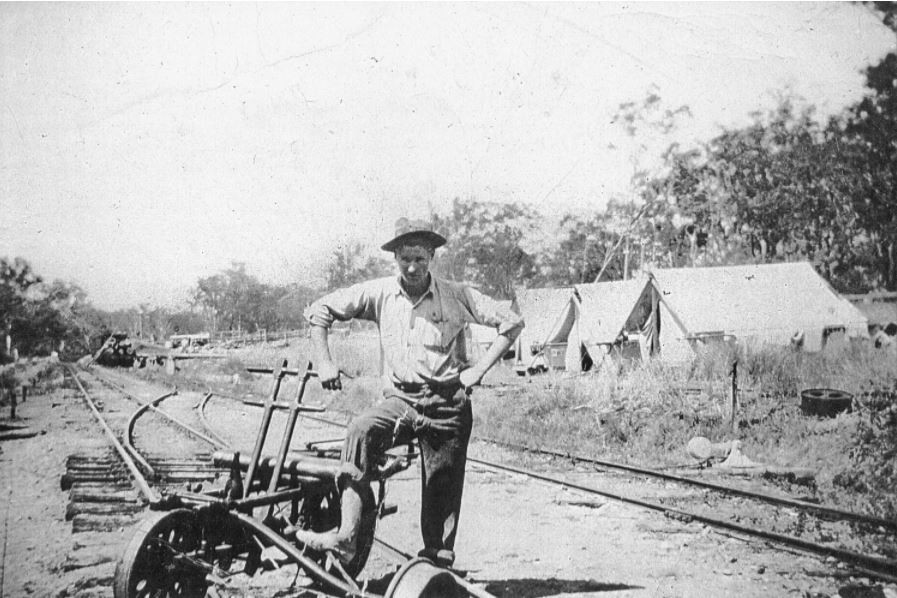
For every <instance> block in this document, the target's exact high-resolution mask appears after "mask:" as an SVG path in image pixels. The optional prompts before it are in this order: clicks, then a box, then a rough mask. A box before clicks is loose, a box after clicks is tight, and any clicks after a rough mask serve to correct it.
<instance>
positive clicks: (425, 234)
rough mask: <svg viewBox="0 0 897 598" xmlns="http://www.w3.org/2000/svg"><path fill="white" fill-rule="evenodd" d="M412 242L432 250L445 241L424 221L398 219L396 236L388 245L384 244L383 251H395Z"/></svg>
mask: <svg viewBox="0 0 897 598" xmlns="http://www.w3.org/2000/svg"><path fill="white" fill-rule="evenodd" d="M412 242H415V243H422V244H424V245H428V246H430V247H432V248H433V249H436V248H437V247H442V246H443V245H445V244H446V242H447V241H446V239H445V237H443V236H442V235H440V234H439V233H437V232H435V231H434V230H433V226H432V225H431V224H430V223H429V222H427V221H425V220H409V219H408V218H399V219H398V220H396V235H395V237H394V238H393V239H392V240H391V241H389V242H388V243H384V244H383V246H382V247H381V249H383V251H395V250H396V248H398V247H401V246H402V245H408V244H410V243H412Z"/></svg>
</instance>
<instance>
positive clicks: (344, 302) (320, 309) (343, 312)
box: [305, 283, 379, 328]
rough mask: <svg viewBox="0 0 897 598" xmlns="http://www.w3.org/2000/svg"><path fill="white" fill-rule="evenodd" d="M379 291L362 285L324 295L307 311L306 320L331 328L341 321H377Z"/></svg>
mask: <svg viewBox="0 0 897 598" xmlns="http://www.w3.org/2000/svg"><path fill="white" fill-rule="evenodd" d="M378 296H379V294H378V293H377V289H376V288H374V285H371V284H365V283H360V284H356V285H352V286H351V287H347V288H344V289H339V290H338V291H333V292H332V293H329V294H327V295H324V296H323V297H321V298H320V299H318V300H317V301H315V302H314V303H312V304H311V305H309V306H308V307H307V308H306V309H305V319H306V320H308V322H309V324H311V325H312V326H322V327H324V328H330V327H331V326H332V325H333V322H334V321H336V320H339V321H340V322H345V321H347V320H353V319H357V320H371V321H376V319H377V307H376V306H377V297H378Z"/></svg>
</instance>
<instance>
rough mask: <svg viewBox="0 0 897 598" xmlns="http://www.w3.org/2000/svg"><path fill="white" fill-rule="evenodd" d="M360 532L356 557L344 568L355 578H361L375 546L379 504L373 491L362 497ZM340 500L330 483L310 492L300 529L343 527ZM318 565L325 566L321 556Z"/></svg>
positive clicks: (369, 490) (300, 519)
mask: <svg viewBox="0 0 897 598" xmlns="http://www.w3.org/2000/svg"><path fill="white" fill-rule="evenodd" d="M362 501H363V507H362V513H363V515H362V519H361V529H360V530H359V531H358V540H357V546H356V550H355V558H353V559H352V560H351V561H350V562H349V563H347V564H345V565H343V569H345V571H346V573H348V574H349V575H350V576H351V577H352V578H355V577H357V576H358V574H359V573H361V571H362V570H363V569H364V566H365V564H366V563H367V561H368V557H369V556H370V554H371V548H372V547H373V545H374V532H375V531H376V528H377V501H376V500H375V499H374V491H373V490H372V489H370V488H368V489H367V491H366V492H365V495H364V496H362ZM340 515H341V512H340V497H339V492H337V490H336V488H335V487H334V486H333V485H330V484H328V485H327V487H326V488H321V492H316V493H310V494H309V495H308V496H306V497H305V499H304V500H303V503H302V507H301V509H300V511H299V527H300V528H302V529H308V530H312V531H315V532H325V531H328V530H332V529H334V528H336V527H338V526H339V524H340ZM316 560H318V562H319V563H320V564H321V565H322V566H326V557H325V556H324V555H320V557H319V558H318V559H316Z"/></svg>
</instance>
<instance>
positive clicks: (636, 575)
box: [0, 389, 897, 598]
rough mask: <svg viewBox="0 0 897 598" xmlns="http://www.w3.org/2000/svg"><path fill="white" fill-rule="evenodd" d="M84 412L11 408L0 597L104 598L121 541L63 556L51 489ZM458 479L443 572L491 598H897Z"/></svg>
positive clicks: (68, 549) (409, 514)
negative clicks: (17, 435) (26, 434)
mask: <svg viewBox="0 0 897 598" xmlns="http://www.w3.org/2000/svg"><path fill="white" fill-rule="evenodd" d="M84 409H85V407H84V406H83V403H82V402H81V399H80V398H79V397H78V395H77V394H76V393H74V392H72V391H65V390H61V389H60V390H56V391H54V392H52V393H49V394H45V395H37V396H32V397H30V398H29V399H28V401H27V402H26V403H24V404H21V405H19V408H18V415H19V421H20V423H25V424H27V425H28V426H29V427H30V428H31V429H33V430H37V431H39V432H40V434H38V435H37V436H35V437H32V438H26V439H21V440H10V441H5V442H3V443H0V480H2V482H0V515H2V518H3V523H2V528H0V529H2V563H3V568H2V573H0V598H2V597H3V596H9V597H18V596H53V597H62V596H111V590H109V587H108V584H109V581H110V577H111V574H112V571H113V567H114V558H115V556H116V554H117V553H118V551H119V550H120V548H118V547H119V546H122V545H123V544H124V542H126V541H127V538H128V530H126V529H121V530H119V531H118V532H117V533H113V534H111V536H110V537H111V538H112V540H111V541H109V542H106V543H105V544H106V545H105V546H96V547H95V548H91V547H90V546H87V547H85V546H75V543H77V542H83V540H80V539H78V538H76V537H75V536H73V535H72V533H71V524H70V523H69V522H66V521H65V517H64V515H65V508H66V503H67V500H68V497H67V493H65V492H62V491H61V490H60V486H59V479H60V476H61V475H62V473H63V472H64V471H65V459H66V457H67V456H68V455H69V454H71V453H73V452H75V451H77V450H81V449H83V448H84V447H90V446H98V445H102V444H103V442H104V441H103V438H102V436H101V435H100V434H99V433H98V432H97V430H96V428H92V427H89V426H85V425H83V424H82V423H79V422H83V413H82V410H84ZM258 415H259V411H257V410H254V409H253V408H252V407H247V408H246V409H245V410H244V411H243V413H242V414H239V415H237V416H236V417H235V418H234V421H233V422H232V425H233V429H234V431H236V432H239V433H240V437H241V438H243V439H244V441H245V442H247V443H251V441H252V433H253V432H250V433H249V434H246V430H254V422H255V421H256V420H257V419H256V418H257V417H258ZM318 433H320V434H324V433H325V432H324V431H322V430H319V432H318ZM329 433H330V434H332V431H331V432H329ZM470 454H471V456H472V457H483V458H489V459H492V460H501V458H502V453H501V451H500V450H499V449H497V448H495V447H490V446H483V445H472V447H471V451H470ZM468 472H469V473H468V480H467V485H466V488H465V498H464V508H463V512H462V516H461V523H460V534H459V538H458V544H457V546H456V550H457V553H458V561H457V563H456V565H457V566H458V567H459V568H461V569H465V570H468V571H469V579H470V580H471V581H473V582H474V583H476V584H477V585H479V586H480V587H482V588H484V589H485V590H486V591H488V592H489V593H491V594H493V595H495V596H497V597H502V598H504V597H506V598H515V597H519V598H541V597H547V596H559V597H588V596H614V597H620V598H623V597H627V598H628V597H639V598H647V597H658V598H659V597H691V596H744V597H757V598H760V597H763V598H767V597H770V596H802V597H812V598H818V597H824V596H827V597H834V596H841V597H842V598H856V597H866V596H868V597H872V596H876V597H877V596H886V597H888V598H897V586H895V585H893V584H890V585H889V584H881V583H876V582H875V581H874V580H869V579H865V578H854V577H850V576H849V575H848V574H847V572H846V570H844V569H843V568H842V569H839V566H838V564H837V563H833V562H826V560H825V559H822V558H820V557H815V556H808V555H804V554H800V553H796V552H793V551H787V550H782V549H780V548H776V547H772V546H769V545H765V544H761V543H757V542H756V541H748V540H745V539H741V538H736V537H733V536H731V535H726V534H723V533H720V532H718V531H715V530H712V529H710V528H707V527H705V526H702V525H700V524H694V523H692V524H686V523H681V522H678V521H675V520H671V519H668V518H666V517H664V516H662V515H660V514H657V513H653V512H649V511H645V510H643V509H641V508H638V507H635V506H631V505H626V504H622V503H617V502H614V501H609V500H606V499H602V498H596V497H594V496H589V495H586V494H583V493H581V492H578V491H574V490H568V489H563V488H559V487H554V486H551V485H549V484H547V483H544V482H536V481H532V480H529V479H526V478H524V477H522V476H520V475H516V474H509V473H502V472H497V471H492V470H489V469H487V468H485V467H483V466H480V465H476V464H471V465H470V466H469V468H468ZM577 475H578V477H577V481H578V482H579V483H583V484H590V485H595V486H600V485H601V484H602V479H601V474H596V473H585V472H580V473H579V474H577ZM419 491H420V483H419V471H418V470H417V468H416V467H412V468H411V469H409V470H408V471H406V472H404V473H402V474H400V475H399V476H397V477H395V478H393V479H392V480H391V482H390V486H389V501H390V502H394V503H396V504H398V506H399V512H398V513H397V514H395V515H392V516H390V517H388V518H386V519H384V520H383V521H381V522H380V526H379V528H378V535H379V536H380V537H382V539H384V540H385V541H387V542H389V543H390V544H393V545H394V546H396V547H398V548H400V549H401V550H403V551H406V552H409V553H413V552H416V551H417V549H418V548H420V546H419V545H418V544H419V537H420V536H419V531H418V525H417V517H418V508H419V501H418V493H419ZM79 535H80V534H79ZM75 548H78V550H77V551H75V550H74V549H75ZM74 553H77V554H78V555H80V556H79V557H78V559H76V560H73V559H72V555H73V554H74ZM85 554H87V555H91V554H93V555H94V556H95V558H93V559H91V558H85V556H84V555H85ZM392 570H395V564H394V563H393V562H392V561H390V560H388V559H386V558H384V557H383V556H382V555H379V554H376V553H375V554H374V555H373V556H372V558H371V561H370V562H369V565H368V568H367V569H366V571H365V576H368V577H371V578H377V577H378V576H382V575H383V574H384V573H388V572H390V571H392ZM282 589H283V588H279V589H278V588H276V587H273V586H271V585H270V583H269V584H268V585H259V584H255V585H254V584H253V583H249V584H248V585H247V588H246V590H245V593H244V595H245V596H254V597H256V598H262V597H265V596H275V595H279V596H282V595H284V594H283V592H282V591H281V590H282Z"/></svg>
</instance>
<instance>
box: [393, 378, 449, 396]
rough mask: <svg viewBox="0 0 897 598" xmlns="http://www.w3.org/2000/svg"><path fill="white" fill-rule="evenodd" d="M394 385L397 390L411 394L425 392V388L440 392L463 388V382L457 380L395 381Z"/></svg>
mask: <svg viewBox="0 0 897 598" xmlns="http://www.w3.org/2000/svg"><path fill="white" fill-rule="evenodd" d="M393 386H395V387H396V389H397V390H399V391H401V392H407V393H410V394H417V393H419V392H423V391H425V390H432V391H434V392H439V391H443V390H457V389H459V388H461V383H460V382H458V381H457V380H456V381H453V382H441V383H440V382H393Z"/></svg>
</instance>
